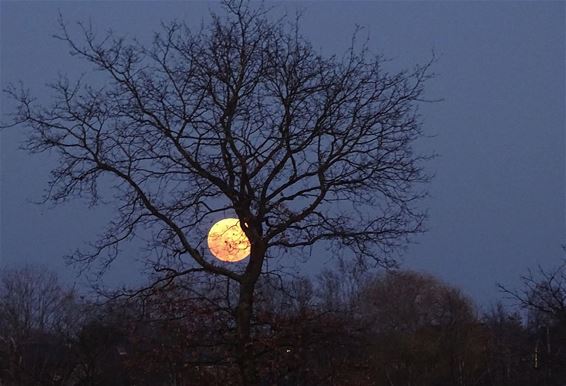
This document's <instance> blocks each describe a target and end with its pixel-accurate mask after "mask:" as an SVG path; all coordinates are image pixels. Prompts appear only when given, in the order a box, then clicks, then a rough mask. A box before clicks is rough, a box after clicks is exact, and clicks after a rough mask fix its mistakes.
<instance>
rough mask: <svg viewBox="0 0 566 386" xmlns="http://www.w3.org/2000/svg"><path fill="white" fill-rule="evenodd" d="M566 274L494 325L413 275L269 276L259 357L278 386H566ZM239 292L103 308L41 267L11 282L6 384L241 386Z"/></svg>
mask: <svg viewBox="0 0 566 386" xmlns="http://www.w3.org/2000/svg"><path fill="white" fill-rule="evenodd" d="M565 284H566V281H565V280H564V275H563V270H562V268H560V269H558V270H556V271H553V272H550V273H548V272H544V271H541V272H540V274H539V275H538V276H533V275H531V276H529V277H526V278H525V283H524V285H525V287H524V288H523V289H522V291H521V292H516V293H513V294H512V295H514V296H516V298H517V299H518V300H520V301H521V302H522V305H523V306H524V310H525V312H524V313H523V314H524V315H526V316H525V317H521V315H520V314H519V313H517V312H511V311H509V310H507V309H505V308H504V307H503V306H501V305H498V306H496V307H494V308H493V309H491V310H489V311H487V312H483V313H480V312H479V311H478V309H477V308H476V307H475V306H474V304H473V303H472V301H471V300H470V299H469V298H468V297H466V296H465V295H464V294H463V293H462V292H461V291H460V290H459V289H458V288H454V287H451V286H449V285H446V284H444V283H442V282H441V281H439V280H438V279H436V278H434V277H432V276H429V275H425V274H422V273H417V272H411V271H394V272H389V273H380V274H369V273H363V272H355V271H354V272H352V271H349V270H348V269H346V268H345V266H341V267H339V268H337V269H336V270H334V271H326V272H323V273H322V274H321V275H320V276H318V277H317V278H316V279H309V278H305V277H294V278H289V277H286V278H285V277H281V276H277V275H269V276H266V277H265V278H264V279H263V280H262V282H261V284H260V285H259V288H258V290H257V292H256V294H255V295H256V296H255V305H256V308H255V309H256V313H255V317H254V340H253V344H254V352H255V353H256V361H257V364H258V368H259V369H260V375H261V379H262V380H263V384H265V385H309V386H310V385H341V386H343V385H355V386H362V385H390V386H393V385H402V386H408V385H414V386H417V385H422V386H429V385H430V386H432V385H435V386H441V385H446V386H454V385H492V386H506V385H517V386H519V385H525V386H533V385H562V384H564V379H566V318H565V315H566V313H565V312H564V311H565V310H566V307H565V301H566V286H564V287H563V285H565ZM235 289H236V286H234V285H233V283H230V282H227V281H225V280H220V279H215V278H212V279H210V278H209V279H206V277H200V278H199V277H192V278H191V279H186V278H184V279H181V278H176V279H175V280H173V279H171V280H160V281H158V282H157V283H156V284H154V285H151V286H148V287H147V288H145V289H142V290H139V291H138V292H136V293H129V294H125V293H115V294H113V295H111V296H109V298H106V299H101V300H98V301H94V300H89V299H86V298H82V297H80V296H78V295H77V294H76V292H75V291H74V290H73V289H69V288H65V287H64V286H62V285H61V283H60V282H59V281H58V279H57V277H56V275H55V274H53V273H49V272H47V271H46V270H43V269H40V268H37V267H29V266H28V267H24V268H19V269H5V270H3V271H2V272H1V274H0V384H1V385H6V386H8V385H10V386H11V385H14V386H16V385H17V386H24V385H30V386H31V385H61V386H63V385H65V386H67V385H73V386H79V385H80V386H83V385H84V386H86V385H88V386H94V385H100V386H113V385H116V386H118V385H137V386H141V385H147V386H150V385H151V386H160V385H163V386H165V385H171V386H172V385H177V386H180V385H236V384H238V382H239V376H238V368H237V364H236V363H235V359H234V358H236V356H235V347H234V346H235V343H234V342H235V339H234V334H235V332H234V328H235V326H234V323H233V320H234V319H233V312H234V307H233V304H234V299H235V297H236V296H237V294H236V293H235Z"/></svg>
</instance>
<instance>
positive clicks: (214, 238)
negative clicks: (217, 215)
mask: <svg viewBox="0 0 566 386" xmlns="http://www.w3.org/2000/svg"><path fill="white" fill-rule="evenodd" d="M208 249H210V252H211V253H212V254H213V255H214V257H216V258H217V259H219V260H222V261H226V262H230V263H234V262H237V261H240V260H243V259H245V258H246V257H248V256H249V254H250V241H249V240H248V238H247V237H246V234H245V233H244V231H243V230H242V228H241V227H240V221H239V220H238V219H237V218H225V219H223V220H220V221H218V222H217V223H216V224H214V225H213V226H212V227H211V228H210V231H209V232H208Z"/></svg>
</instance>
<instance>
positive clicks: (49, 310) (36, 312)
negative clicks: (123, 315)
mask: <svg viewBox="0 0 566 386" xmlns="http://www.w3.org/2000/svg"><path fill="white" fill-rule="evenodd" d="M78 320H79V318H78V312H77V304H76V299H75V295H74V292H73V291H72V290H69V289H67V288H64V287H63V286H62V285H61V284H60V283H59V280H58V278H57V275H56V274H55V273H53V272H50V271H48V270H46V269H45V268H44V267H34V266H24V267H22V268H5V269H2V270H0V382H3V384H4V383H5V384H7V385H12V384H14V385H21V386H23V385H38V384H42V385H56V384H60V383H61V382H62V381H65V380H66V379H67V377H68V376H69V375H70V373H71V372H72V367H73V361H72V360H71V357H70V352H69V350H68V347H67V345H66V344H67V343H68V342H69V339H68V338H69V335H71V334H73V331H76V330H77V328H76V326H75V324H76V322H77V321H78Z"/></svg>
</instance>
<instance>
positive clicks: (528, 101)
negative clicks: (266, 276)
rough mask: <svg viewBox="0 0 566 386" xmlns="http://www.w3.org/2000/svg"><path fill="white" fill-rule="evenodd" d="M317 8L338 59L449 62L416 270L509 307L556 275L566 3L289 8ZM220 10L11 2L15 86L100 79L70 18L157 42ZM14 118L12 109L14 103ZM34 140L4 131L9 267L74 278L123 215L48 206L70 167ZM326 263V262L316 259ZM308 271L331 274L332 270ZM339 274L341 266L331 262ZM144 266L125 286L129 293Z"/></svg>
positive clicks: (7, 8)
mask: <svg viewBox="0 0 566 386" xmlns="http://www.w3.org/2000/svg"><path fill="white" fill-rule="evenodd" d="M268 4H270V5H276V6H277V7H279V8H278V9H285V8H286V9H287V10H288V11H289V12H290V13H293V12H294V11H295V9H297V8H300V9H302V10H303V14H304V16H303V21H302V25H303V33H304V35H305V36H306V37H308V38H309V39H310V40H311V41H312V43H313V45H314V46H315V47H317V48H319V49H320V50H322V51H323V52H325V53H327V54H334V53H336V54H340V53H342V52H343V51H344V50H345V49H346V47H347V46H348V44H349V43H350V39H351V34H352V32H353V30H354V26H355V25H356V24H357V25H360V26H363V27H364V30H363V31H364V33H367V34H368V36H369V38H370V43H369V44H370V48H371V49H372V50H373V51H374V52H376V53H382V54H384V55H385V56H386V57H388V58H391V59H392V62H391V63H390V66H391V67H392V68H399V69H400V68H402V67H406V66H410V65H412V64H415V63H419V62H420V63H422V62H425V61H427V60H428V59H429V58H430V55H431V52H432V51H433V50H434V51H435V52H436V54H437V56H438V62H437V63H436V65H435V67H434V71H435V72H436V73H437V74H438V76H437V78H436V79H434V80H433V81H432V82H431V83H430V84H429V87H428V88H427V96H428V97H430V98H443V99H444V101H443V102H440V103H434V104H427V105H424V106H423V107H422V110H421V112H422V116H423V120H424V122H425V130H426V132H427V133H430V134H431V135H434V136H433V137H431V138H427V139H424V140H423V141H421V142H420V143H419V146H420V147H421V148H422V149H426V150H434V151H436V152H437V153H438V154H439V157H438V158H437V159H435V160H434V161H432V162H430V164H429V170H431V171H432V172H434V173H435V174H436V177H435V179H434V180H433V182H432V183H431V185H430V192H431V198H430V199H429V200H428V201H427V203H426V204H427V206H428V207H429V208H430V220H429V222H428V228H429V231H428V232H427V233H426V234H424V235H422V236H419V237H418V238H417V239H416V240H415V241H416V242H417V243H416V244H415V245H412V246H411V247H410V248H409V249H408V250H407V252H406V253H405V254H404V256H403V258H402V263H403V266H404V267H407V268H412V269H418V270H425V271H427V272H430V273H433V274H435V275H438V276H439V277H441V278H442V279H444V280H445V281H447V282H448V283H452V284H455V285H458V286H460V287H461V288H463V289H464V291H465V292H466V293H468V294H469V295H471V296H472V297H473V298H474V299H475V300H477V301H478V302H479V303H481V304H484V305H486V304H489V303H490V302H492V301H494V300H495V299H497V298H499V297H500V294H498V293H497V290H496V288H495V283H496V282H501V283H505V284H507V285H510V286H515V285H518V283H519V281H518V278H519V276H520V275H521V274H522V273H524V272H525V271H526V269H527V268H529V267H534V266H536V265H537V264H541V265H543V266H546V267H551V266H554V265H556V264H558V263H559V262H560V259H562V258H563V257H564V252H563V251H562V249H561V245H562V244H564V243H566V237H565V236H566V224H565V218H566V212H565V201H566V192H565V181H566V171H565V163H566V162H565V149H566V142H565V134H564V132H565V131H564V129H565V115H564V106H565V105H566V104H565V102H566V101H565V95H564V94H565V83H566V82H565V63H566V58H565V38H564V36H565V35H564V31H565V30H566V28H565V19H566V18H565V3H563V2H525V1H521V2H449V1H443V2H432V1H430V2H424V1H423V2H378V1H376V2H285V3H268ZM209 9H218V3H206V2H141V1H140V2H137V1H129V2H54V1H45V2H15V1H14V2H9V1H4V2H2V3H0V13H1V23H0V24H1V29H0V34H1V35H0V55H1V57H0V78H1V82H2V86H5V85H6V84H7V83H8V82H14V81H18V80H22V81H23V82H24V83H25V84H26V86H27V87H29V88H31V89H32V90H33V91H34V93H35V94H36V95H38V96H39V98H40V99H41V100H47V99H48V97H49V93H48V92H47V91H46V89H45V83H47V82H48V81H50V80H53V79H54V78H56V76H57V74H58V73H66V74H69V75H70V76H71V77H74V76H78V75H79V74H80V73H81V72H84V71H86V70H87V68H85V67H82V65H81V64H80V62H78V61H77V59H75V58H71V57H69V55H68V49H67V48H66V47H65V45H64V44H63V43H62V42H60V41H58V40H55V39H53V38H52V37H51V35H52V34H54V33H56V32H57V14H58V12H59V11H60V12H61V13H62V14H63V16H64V18H65V19H66V20H68V21H69V22H74V21H77V20H83V21H84V20H89V19H90V20H92V23H93V25H94V26H95V27H96V28H97V29H98V30H100V31H104V30H106V29H108V28H111V29H113V30H114V31H115V32H117V33H118V34H124V35H127V36H130V37H138V38H139V39H141V40H142V41H144V40H148V39H150V37H151V34H152V31H155V30H157V29H159V24H160V22H161V21H168V20H171V19H174V18H176V19H179V20H184V21H186V22H187V23H188V24H189V25H193V26H195V27H198V25H199V24H200V23H201V21H206V20H207V18H208V11H209ZM1 106H2V111H3V112H6V111H7V110H9V109H10V106H11V104H10V102H9V101H8V100H6V98H5V97H4V96H2V105H1ZM24 138H25V135H24V133H23V132H22V131H21V130H6V131H3V132H2V133H0V140H1V143H0V173H1V174H0V177H1V178H0V182H1V185H0V200H1V203H0V205H1V206H0V228H1V239H0V260H1V263H2V264H5V265H14V264H19V263H22V262H33V263H41V264H44V265H46V266H48V267H51V268H53V269H55V270H57V271H59V272H61V275H62V276H63V277H65V278H66V279H68V280H75V279H74V276H75V273H74V272H73V271H72V270H71V269H70V268H68V267H66V266H65V265H64V263H63V260H62V256H64V255H66V254H69V253H71V252H72V251H73V250H74V249H76V248H78V247H81V246H83V245H84V243H86V242H88V241H89V240H93V239H94V236H95V235H96V234H97V232H100V231H102V227H103V225H104V223H105V221H107V220H108V219H109V218H110V216H111V209H110V208H105V207H102V208H94V209H87V208H85V202H82V201H80V200H79V201H74V202H71V203H69V204H66V205H63V206H60V207H56V208H51V209H50V208H49V207H47V206H39V205H35V204H33V203H32V202H31V201H34V200H38V199H39V198H40V197H41V194H42V190H43V189H44V188H45V186H46V182H47V179H48V173H49V170H50V166H52V165H53V162H54V160H55V158H54V157H52V156H49V155H40V156H30V155H29V154H27V153H25V152H23V151H21V150H18V146H19V144H20V143H21V141H22V140H23V139H24ZM315 258H316V257H315ZM320 261H322V259H321V260H319V262H318V263H316V262H315V263H311V264H309V265H308V266H307V268H306V269H308V270H309V272H311V273H316V271H317V270H318V269H320V268H321V265H322V264H323V263H320ZM324 261H326V260H324ZM131 264H132V260H131V258H130V257H125V258H124V259H123V260H122V261H119V262H118V263H117V266H116V269H115V270H114V271H113V273H112V275H114V280H118V281H119V280H122V279H124V280H129V279H131V278H132V277H136V274H135V273H132V271H133V270H132V269H131V266H132V265H131Z"/></svg>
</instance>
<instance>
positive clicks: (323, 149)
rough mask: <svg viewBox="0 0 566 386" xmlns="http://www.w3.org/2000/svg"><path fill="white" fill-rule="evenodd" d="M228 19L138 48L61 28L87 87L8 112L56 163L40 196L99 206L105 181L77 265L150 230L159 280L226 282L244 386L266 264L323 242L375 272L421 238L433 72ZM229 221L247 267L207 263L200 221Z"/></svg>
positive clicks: (254, 17)
mask: <svg viewBox="0 0 566 386" xmlns="http://www.w3.org/2000/svg"><path fill="white" fill-rule="evenodd" d="M224 6H225V10H226V11H227V16H226V17H222V16H218V15H214V14H213V15H212V18H211V22H210V24H209V25H208V26H207V27H205V28H203V29H202V30H200V31H198V32H193V31H191V30H190V29H189V28H188V27H187V26H185V25H181V24H178V23H171V24H169V25H166V26H164V29H163V31H162V32H160V33H157V34H156V35H155V38H154V41H153V44H152V45H151V46H149V47H146V46H143V45H142V44H140V43H137V42H136V41H133V42H129V41H127V40H126V39H124V38H120V37H116V36H115V35H112V34H108V35H105V36H103V37H101V38H99V37H97V35H96V34H95V32H94V31H93V29H92V28H91V27H89V26H85V25H84V24H79V25H80V30H81V32H80V36H81V37H80V38H75V37H73V36H74V35H73V34H72V33H71V31H70V30H69V28H68V27H67V26H66V25H65V23H63V22H61V33H60V35H59V39H61V40H63V41H64V42H66V43H67V44H68V45H69V47H70V50H71V55H73V56H78V57H80V58H82V59H84V60H86V61H87V62H89V63H90V64H91V65H93V67H94V69H96V70H98V73H97V75H96V78H94V79H93V80H92V81H91V82H90V84H89V82H87V81H85V80H82V81H81V80H79V81H77V82H71V81H69V80H68V79H65V78H62V79H59V80H58V81H57V82H55V83H54V84H53V85H52V89H53V91H54V97H53V100H52V103H50V104H47V105H45V106H38V105H37V103H36V102H35V100H34V99H33V98H32V97H31V96H30V95H29V93H28V92H27V91H25V90H23V89H20V88H17V87H9V88H8V89H7V92H8V93H9V94H10V95H11V96H12V97H13V98H14V99H15V100H16V101H17V102H18V107H17V110H16V111H15V113H14V116H13V121H11V122H10V123H9V124H7V125H5V126H16V125H25V126H27V127H28V128H31V134H30V136H29V141H28V143H27V148H28V149H29V150H30V151H31V152H46V151H55V152H56V153H57V154H58V159H59V164H58V166H57V167H55V168H54V169H53V171H52V179H51V181H50V183H49V189H48V194H47V197H46V198H47V199H50V200H52V201H54V202H56V203H57V202H61V201H65V200H67V199H69V198H71V197H75V196H81V197H88V198H89V199H90V200H91V202H92V203H93V204H96V203H97V202H98V200H99V197H100V195H104V193H105V189H102V188H100V187H99V185H100V184H99V183H100V182H101V180H102V179H104V185H106V183H107V182H110V181H111V182H110V184H112V189H113V194H114V195H113V197H114V202H115V203H116V204H117V211H116V213H117V215H116V218H115V219H114V220H113V221H112V222H111V223H110V224H109V227H108V229H107V231H106V232H105V234H104V235H103V236H102V237H101V238H100V239H99V240H98V241H97V242H96V243H95V245H94V249H93V250H90V251H80V252H77V253H76V254H75V255H74V259H75V261H78V262H82V263H86V264H90V263H92V262H94V261H98V262H101V263H102V265H103V266H106V265H107V264H110V263H111V262H112V260H114V259H115V258H116V257H117V255H118V251H119V246H120V245H121V244H122V243H123V242H126V241H128V240H129V239H131V238H132V237H133V235H135V234H137V233H139V232H145V231H146V230H149V232H150V233H151V235H152V242H151V244H152V246H153V247H154V248H157V249H158V250H159V253H156V254H155V255H154V256H148V262H149V263H150V264H152V265H153V266H154V268H155V269H156V270H157V271H159V272H162V273H163V275H164V276H163V277H162V278H160V279H159V280H160V281H161V283H163V282H172V281H174V279H175V278H176V277H179V276H182V275H187V274H190V273H193V272H206V273H209V274H212V275H219V276H222V277H225V278H227V279H228V280H231V281H234V282H236V283H237V285H238V286H239V297H238V300H237V306H236V312H235V323H236V326H237V327H236V330H237V340H238V342H239V344H238V347H240V352H239V353H238V363H239V366H240V368H241V373H242V380H243V382H244V383H245V384H247V385H252V384H255V383H256V376H255V373H256V372H255V369H254V365H253V357H254V355H253V344H252V343H253V342H252V333H251V324H250V320H251V318H252V314H253V296H254V288H255V285H256V283H257V281H258V278H259V277H260V275H261V273H262V269H263V268H264V263H265V261H266V258H267V257H268V256H269V257H274V256H280V255H282V254H286V255H288V254H290V253H291V252H292V251H298V252H299V253H300V251H302V250H303V249H305V248H310V247H311V246H313V245H314V244H315V243H319V242H326V243H331V245H333V246H335V247H336V248H335V249H334V250H336V251H337V250H342V249H344V250H351V251H353V253H354V254H355V255H356V256H357V257H358V258H360V259H362V260H363V259H372V258H373V259H376V260H377V261H378V262H379V263H382V264H386V263H388V262H390V261H391V260H390V257H391V255H390V253H391V252H393V251H395V250H397V248H399V247H402V246H403V245H404V244H405V243H406V242H407V240H408V237H409V236H410V235H412V234H414V233H416V232H420V231H422V223H423V219H424V213H423V212H422V211H420V210H419V209H418V207H417V202H418V199H419V198H422V197H423V196H424V195H425V192H424V190H423V188H422V185H421V183H424V182H426V181H427V180H428V176H427V175H426V174H425V173H424V171H423V169H422V162H421V161H423V160H424V159H426V158H427V157H426V156H421V155H419V154H417V153H416V152H415V151H414V149H413V144H414V141H415V140H416V139H418V138H419V137H420V136H421V134H422V130H421V128H422V125H421V122H420V120H419V116H418V113H417V105H418V103H419V102H421V101H422V94H423V86H424V83H425V81H426V80H427V79H428V78H429V77H430V73H429V67H430V65H431V63H427V64H425V65H417V66H415V68H414V69H413V70H404V71H400V72H397V73H388V72H387V71H385V69H384V60H383V59H382V58H381V57H379V56H378V57H374V56H371V55H370V53H369V51H368V48H367V45H366V44H358V43H357V40H356V39H355V38H354V39H353V42H352V46H351V48H350V49H349V50H348V52H347V53H346V54H345V55H344V56H343V57H341V58H339V57H336V56H332V57H325V56H323V55H322V54H320V53H318V52H317V51H316V50H315V49H314V48H313V47H312V46H311V45H310V44H309V42H308V41H307V40H306V39H305V38H303V37H302V36H301V35H300V33H299V30H298V27H297V25H296V24H293V23H288V22H286V21H285V20H275V21H274V20H273V19H271V18H270V17H268V12H267V11H266V10H264V9H262V8H253V7H250V6H248V4H246V3H243V2H237V1H236V2H233V1H229V2H226V3H225V4H224ZM101 79H103V80H102V82H100V81H101ZM226 213H231V214H234V215H235V216H237V217H238V218H239V220H240V224H241V225H242V228H243V230H244V232H245V234H246V236H247V237H248V239H249V241H250V243H251V253H250V257H249V259H248V260H247V261H245V262H244V263H243V264H239V265H238V264H236V265H226V264H220V263H216V262H213V261H212V259H211V258H210V256H209V254H207V253H206V252H205V247H204V242H205V240H206V234H207V230H208V228H209V227H210V225H211V222H212V221H213V220H215V219H217V218H218V216H220V215H223V214H226ZM181 257H182V258H183V259H181Z"/></svg>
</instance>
